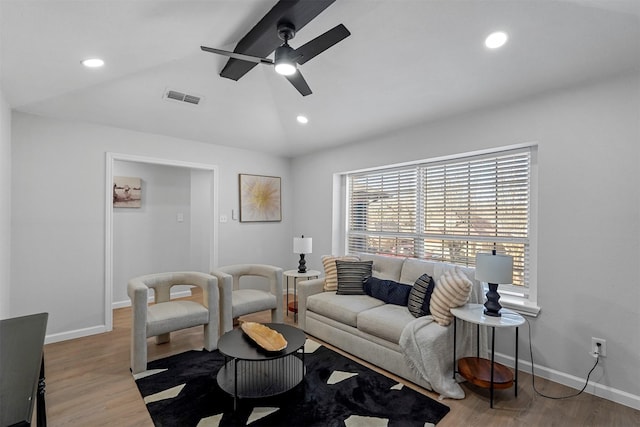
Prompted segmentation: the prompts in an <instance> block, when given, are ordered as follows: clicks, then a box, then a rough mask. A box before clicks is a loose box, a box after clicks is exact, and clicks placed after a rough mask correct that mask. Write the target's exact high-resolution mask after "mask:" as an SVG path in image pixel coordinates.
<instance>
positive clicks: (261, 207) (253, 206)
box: [239, 174, 282, 222]
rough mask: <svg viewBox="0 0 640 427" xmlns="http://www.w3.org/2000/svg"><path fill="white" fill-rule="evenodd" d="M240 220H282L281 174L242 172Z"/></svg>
mask: <svg viewBox="0 0 640 427" xmlns="http://www.w3.org/2000/svg"><path fill="white" fill-rule="evenodd" d="M239 184H240V222H277V221H282V205H281V203H282V196H281V183H280V177H279V176H265V175H250V174H240V175H239Z"/></svg>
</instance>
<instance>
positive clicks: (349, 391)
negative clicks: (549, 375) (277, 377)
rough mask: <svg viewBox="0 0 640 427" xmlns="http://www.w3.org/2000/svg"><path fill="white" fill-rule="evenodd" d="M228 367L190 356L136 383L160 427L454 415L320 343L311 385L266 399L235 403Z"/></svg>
mask: <svg viewBox="0 0 640 427" xmlns="http://www.w3.org/2000/svg"><path fill="white" fill-rule="evenodd" d="M223 363H224V357H223V356H222V355H221V354H220V353H219V352H218V351H213V352H207V351H195V350H194V351H188V352H186V353H182V354H178V355H175V356H171V357H167V358H165V359H160V360H156V361H153V362H149V364H148V366H147V371H145V372H143V373H140V374H138V375H136V376H135V378H136V384H137V385H138V389H139V390H140V394H142V397H143V398H144V400H145V403H146V404H147V409H148V410H149V413H150V414H151V418H152V419H153V422H154V424H155V425H156V426H164V427H168V426H172V427H174V426H179V427H189V426H194V427H212V426H252V427H263V426H292V427H303V426H304V427H307V426H309V427H310V426H323V427H327V426H331V427H333V426H335V427H337V426H346V427H361V426H363V427H364V426H366V427H379V426H380V427H381V426H389V427H393V426H396V427H399V426H402V427H412V426H415V427H418V426H419V427H424V426H431V425H435V424H436V423H437V422H438V421H440V420H441V419H442V418H443V417H444V416H445V415H446V414H447V413H448V412H449V407H447V406H445V405H443V404H442V403H440V402H437V401H435V400H433V399H430V398H428V397H427V396H424V395H422V394H420V393H418V392H416V391H414V390H412V389H410V388H409V387H405V386H403V385H402V384H399V383H397V382H396V381H393V380H392V379H390V378H387V377H385V376H384V375H381V374H379V373H377V372H375V371H373V370H371V369H369V368H367V367H365V366H363V365H360V364H359V363H357V362H354V361H352V360H350V359H348V358H346V357H344V356H342V355H340V354H338V353H336V352H334V351H332V350H330V349H328V348H326V347H324V346H321V345H319V344H317V343H316V342H314V341H311V340H307V342H306V344H305V365H306V368H307V372H306V375H305V378H304V380H303V381H302V383H300V384H299V385H298V386H297V387H295V388H294V389H292V390H290V391H288V392H286V393H284V394H281V395H279V396H274V397H270V398H264V399H240V400H239V403H238V407H237V409H236V411H234V410H233V398H232V397H231V396H230V395H228V394H227V393H225V392H224V391H223V390H222V389H221V388H220V387H219V386H218V384H217V381H216V374H217V372H218V370H219V369H220V367H221V366H222V365H223Z"/></svg>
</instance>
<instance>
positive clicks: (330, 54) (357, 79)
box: [0, 0, 640, 156]
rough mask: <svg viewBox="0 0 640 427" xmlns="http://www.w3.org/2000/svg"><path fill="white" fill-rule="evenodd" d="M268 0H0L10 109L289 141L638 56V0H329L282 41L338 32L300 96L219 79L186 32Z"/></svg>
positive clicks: (374, 130)
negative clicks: (340, 28) (180, 95)
mask: <svg viewBox="0 0 640 427" xmlns="http://www.w3.org/2000/svg"><path fill="white" fill-rule="evenodd" d="M303 1H304V0H303ZM275 3H276V0H243V1H239V0H209V1H205V0H198V1H195V0H194V1H191V0H181V1H179V0H169V1H148V0H118V1H113V0H85V1H78V0H72V1H64V0H0V43H1V45H0V49H1V56H0V60H1V67H0V73H1V74H0V78H1V82H2V90H3V93H4V95H5V98H6V99H7V101H8V102H9V103H10V105H11V106H12V108H13V109H15V110H17V111H22V112H27V113H32V114H38V115H44V116H50V117H54V118H61V119H69V120H76V121H83V122H90V123H98V124H103V125H108V126H116V127H121V128H126V129H132V130H137V131H142V132H149V133H154V134H162V135H169V136H174V137H179V138H185V139H192V140H197V141H202V142H206V143H213V144H220V145H228V146H233V147H239V148H247V149H252V150H260V151H264V152H268V153H273V154H278V155H284V156H296V155H301V154H304V153H308V152H313V151H315V150H320V149H323V148H326V147H330V146H335V145H339V144H346V143H350V142H354V141H359V140H363V139H366V138H368V137H370V136H372V135H376V134H380V133H387V132H393V131H394V130H396V129H399V128H402V127H405V126H410V125H413V124H416V123H421V122H427V121H430V120H437V119H440V118H443V117H447V116H450V115H455V114H461V113H464V112H467V111H470V110H475V109H480V108H485V107H488V106H492V105H497V104H503V103H508V102H512V101H514V100H517V99H521V98H526V97H529V96H535V95H537V94H540V93H545V92H548V91H554V90H559V89H562V88H565V87H571V86H575V85H580V84H584V83H588V82H592V81H597V80H599V79H604V78H609V77H613V76H617V75H622V74H626V73H631V72H638V71H640V0H621V1H618V0H508V1H506V0H505V1H501V0H337V1H336V2H335V3H334V4H332V5H331V6H329V8H328V9H326V10H325V11H324V12H322V13H321V14H320V15H319V16H318V17H317V18H316V19H314V20H313V21H311V22H310V23H309V24H308V25H306V26H305V27H304V28H303V29H301V30H300V31H299V32H298V33H297V34H296V37H295V38H294V39H293V40H292V41H291V45H292V46H293V47H294V48H295V47H297V46H300V45H302V44H304V43H305V42H307V41H309V40H311V39H312V38H314V37H316V36H317V35H319V34H321V33H323V32H324V31H326V30H328V29H330V28H332V27H334V26H336V25H337V24H340V23H343V24H344V25H345V26H346V27H347V28H348V29H349V30H350V31H351V36H350V37H348V38H347V39H345V40H343V41H342V42H340V43H339V44H337V45H335V46H333V47H332V48H330V49H329V50H327V51H326V52H324V53H323V54H321V55H319V56H318V57H316V58H314V59H313V60H311V61H309V62H308V63H306V64H304V65H302V66H301V67H300V69H301V70H302V71H303V73H304V76H305V78H306V80H307V82H308V84H309V85H310V87H311V89H312V90H313V94H312V95H309V96H306V97H302V96H300V94H299V93H298V92H297V91H296V90H295V89H294V88H293V87H292V86H291V85H290V84H289V82H287V81H286V80H285V79H284V78H283V77H282V76H279V75H277V74H276V73H275V72H274V70H273V68H272V67H270V66H265V65H258V66H256V67H255V68H254V69H253V70H251V71H250V72H249V73H247V75H245V76H244V77H242V78H241V79H240V80H238V81H237V82H236V81H233V80H229V79H224V78H221V77H220V76H219V75H218V74H219V73H220V71H221V70H222V68H223V66H224V64H225V63H226V58H224V57H222V56H218V55H214V54H210V53H205V52H202V51H201V50H200V45H206V46H211V47H217V48H221V49H225V50H233V49H234V48H235V45H236V44H237V42H238V41H239V40H240V39H241V38H242V37H243V36H244V35H245V34H246V33H247V32H248V31H249V30H250V29H251V28H252V27H253V26H254V25H255V24H256V23H257V22H258V21H259V20H260V18H262V16H264V14H265V13H266V12H267V11H269V10H270V9H271V8H272V7H273V6H274V4H275ZM496 30H502V31H506V32H507V33H508V34H509V41H508V43H507V44H506V45H505V46H504V47H503V48H501V49H497V50H489V49H487V48H486V47H485V46H484V44H483V43H484V39H485V37H486V36H487V35H488V34H489V33H491V32H492V31H496ZM274 31H275V29H274ZM94 56H98V57H101V58H103V59H104V60H105V62H106V64H105V66H104V67H102V68H100V69H94V70H89V69H86V68H84V67H82V66H81V65H80V61H81V60H82V59H85V58H87V57H94ZM169 89H170V90H176V91H180V92H184V93H188V94H193V95H197V96H200V97H202V101H201V103H200V104H199V105H197V106H194V105H189V104H185V103H177V102H172V101H167V100H165V99H163V95H164V94H165V92H166V91H167V90H169ZM300 113H302V114H305V115H307V116H308V118H309V123H308V124H306V125H300V124H298V123H297V122H296V116H297V115H298V114H300Z"/></svg>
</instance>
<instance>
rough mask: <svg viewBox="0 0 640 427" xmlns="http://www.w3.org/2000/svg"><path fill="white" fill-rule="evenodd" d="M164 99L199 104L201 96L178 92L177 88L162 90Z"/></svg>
mask: <svg viewBox="0 0 640 427" xmlns="http://www.w3.org/2000/svg"><path fill="white" fill-rule="evenodd" d="M164 99H166V100H169V101H177V102H186V103H187V104H192V105H198V104H200V101H201V100H202V97H201V96H197V95H189V94H186V93H183V92H178V91H177V90H170V89H167V90H165V92H164Z"/></svg>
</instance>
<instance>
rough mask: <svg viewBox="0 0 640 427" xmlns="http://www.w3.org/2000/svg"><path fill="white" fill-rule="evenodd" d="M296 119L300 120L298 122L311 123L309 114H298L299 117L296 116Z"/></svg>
mask: <svg viewBox="0 0 640 427" xmlns="http://www.w3.org/2000/svg"><path fill="white" fill-rule="evenodd" d="M296 120H297V121H298V123H300V124H303V125H306V124H307V123H309V119H308V118H307V116H303V115H302V114H300V115H298V117H296Z"/></svg>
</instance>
